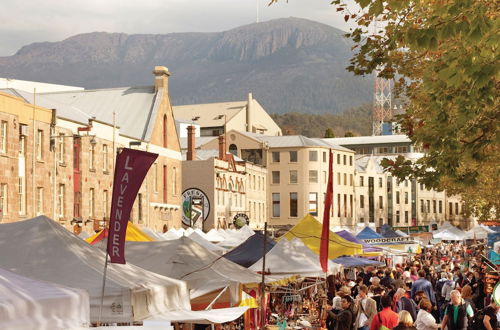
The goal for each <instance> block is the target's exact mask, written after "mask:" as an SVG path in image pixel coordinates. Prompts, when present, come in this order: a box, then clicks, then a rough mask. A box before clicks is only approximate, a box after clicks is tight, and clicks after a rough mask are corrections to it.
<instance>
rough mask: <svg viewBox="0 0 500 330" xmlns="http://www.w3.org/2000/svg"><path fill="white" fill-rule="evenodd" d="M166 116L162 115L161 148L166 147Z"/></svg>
mask: <svg viewBox="0 0 500 330" xmlns="http://www.w3.org/2000/svg"><path fill="white" fill-rule="evenodd" d="M167 124H168V122H167V115H163V147H164V148H166V147H167Z"/></svg>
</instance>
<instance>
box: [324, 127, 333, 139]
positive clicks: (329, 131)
mask: <svg viewBox="0 0 500 330" xmlns="http://www.w3.org/2000/svg"><path fill="white" fill-rule="evenodd" d="M334 137H335V133H333V130H332V129H331V128H330V127H328V128H327V129H326V131H325V136H324V138H334Z"/></svg>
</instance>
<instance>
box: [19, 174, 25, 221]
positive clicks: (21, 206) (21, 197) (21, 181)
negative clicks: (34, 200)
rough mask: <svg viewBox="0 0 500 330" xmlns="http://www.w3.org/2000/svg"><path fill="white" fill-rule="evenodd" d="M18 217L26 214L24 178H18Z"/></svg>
mask: <svg viewBox="0 0 500 330" xmlns="http://www.w3.org/2000/svg"><path fill="white" fill-rule="evenodd" d="M18 196H19V215H25V214H26V177H24V176H20V177H19V190H18Z"/></svg>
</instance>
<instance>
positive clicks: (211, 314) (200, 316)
mask: <svg viewBox="0 0 500 330" xmlns="http://www.w3.org/2000/svg"><path fill="white" fill-rule="evenodd" d="M247 310H248V307H247V306H245V307H232V308H219V309H211V310H205V311H195V312H194V311H190V312H185V311H172V312H168V313H166V314H164V315H162V316H160V317H158V316H155V317H152V318H150V319H151V320H167V321H171V322H181V323H199V324H210V323H214V324H220V323H227V322H231V321H234V320H236V319H237V318H239V317H241V315H243V313H245V312H246V311H247Z"/></svg>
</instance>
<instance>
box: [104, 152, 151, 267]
mask: <svg viewBox="0 0 500 330" xmlns="http://www.w3.org/2000/svg"><path fill="white" fill-rule="evenodd" d="M157 157H158V154H153V153H150V152H146V151H141V150H135V149H128V148H124V149H123V150H122V152H120V154H118V155H117V156H116V166H115V178H114V181H113V199H112V201H111V215H110V218H109V219H110V221H109V235H108V246H107V253H108V254H109V257H110V262H112V263H117V264H124V263H125V235H126V232H127V224H128V221H129V219H130V211H131V210H132V206H133V205H134V201H135V198H136V196H137V193H138V192H139V189H140V188H141V185H142V181H144V178H145V177H146V174H147V173H148V170H149V168H150V167H151V165H152V164H153V163H154V161H155V160H156V158H157Z"/></svg>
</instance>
